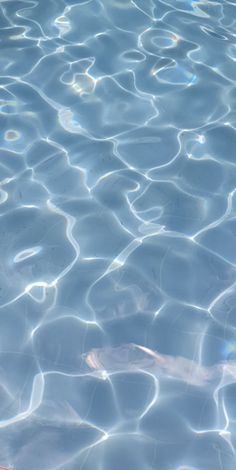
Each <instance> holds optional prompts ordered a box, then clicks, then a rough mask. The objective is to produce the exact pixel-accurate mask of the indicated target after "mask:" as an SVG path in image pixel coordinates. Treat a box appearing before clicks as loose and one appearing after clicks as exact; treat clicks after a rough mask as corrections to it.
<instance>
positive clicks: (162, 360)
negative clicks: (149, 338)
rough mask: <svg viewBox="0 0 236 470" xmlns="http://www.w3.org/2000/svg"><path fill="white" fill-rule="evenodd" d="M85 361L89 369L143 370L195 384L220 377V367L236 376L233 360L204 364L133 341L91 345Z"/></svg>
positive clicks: (108, 370) (221, 371) (221, 369)
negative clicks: (114, 344)
mask: <svg viewBox="0 0 236 470" xmlns="http://www.w3.org/2000/svg"><path fill="white" fill-rule="evenodd" d="M85 361H86V363H87V365H88V366H89V367H90V368H91V369H96V370H105V371H107V372H117V371H135V370H136V371H137V370H144V371H145V370H146V371H148V372H150V373H153V374H154V375H155V376H156V377H164V378H170V379H171V378H172V379H177V380H181V381H183V382H185V383H187V384H190V385H197V386H204V385H207V384H209V383H211V381H214V380H215V379H217V378H219V379H220V377H221V375H222V373H223V371H224V373H226V372H227V373H228V374H230V375H235V376H236V364H233V363H227V364H226V363H221V364H216V365H215V366H211V367H204V366H202V365H201V364H199V363H198V362H196V361H194V360H190V359H187V358H185V357H181V356H177V357H175V356H170V355H164V354H160V353H158V352H156V351H153V350H151V349H149V348H147V347H146V346H141V345H138V344H133V343H132V344H128V345H123V346H119V347H116V348H110V347H107V348H101V349H93V350H92V351H90V352H89V353H88V354H87V355H86V357H85Z"/></svg>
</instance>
